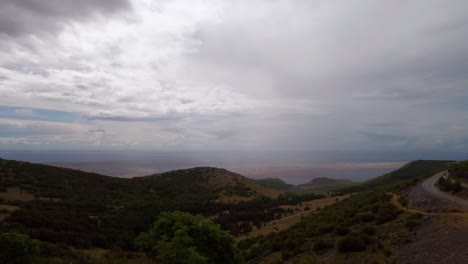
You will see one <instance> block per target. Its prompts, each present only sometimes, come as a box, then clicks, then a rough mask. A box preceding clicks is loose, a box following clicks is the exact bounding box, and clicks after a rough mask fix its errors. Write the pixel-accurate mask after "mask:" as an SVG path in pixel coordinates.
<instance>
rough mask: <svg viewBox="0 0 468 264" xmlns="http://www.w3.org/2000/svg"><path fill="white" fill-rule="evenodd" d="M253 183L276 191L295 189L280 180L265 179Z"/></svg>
mask: <svg viewBox="0 0 468 264" xmlns="http://www.w3.org/2000/svg"><path fill="white" fill-rule="evenodd" d="M255 181H256V182H258V183H260V184H261V185H263V186H266V187H270V188H273V189H277V190H288V189H291V188H294V187H295V186H294V185H292V184H288V183H286V182H284V181H283V180H281V179H273V178H267V179H259V180H255Z"/></svg>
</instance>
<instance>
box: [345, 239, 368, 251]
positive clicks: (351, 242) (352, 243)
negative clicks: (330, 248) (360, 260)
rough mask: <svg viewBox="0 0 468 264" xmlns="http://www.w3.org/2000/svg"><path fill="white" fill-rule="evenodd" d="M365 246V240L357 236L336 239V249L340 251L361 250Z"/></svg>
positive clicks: (363, 249) (364, 248)
mask: <svg viewBox="0 0 468 264" xmlns="http://www.w3.org/2000/svg"><path fill="white" fill-rule="evenodd" d="M366 248H367V246H366V243H365V241H363V240H362V239H361V238H359V237H355V236H347V237H345V238H342V239H341V240H339V241H338V250H339V251H340V252H343V253H346V252H362V251H365V250H366Z"/></svg>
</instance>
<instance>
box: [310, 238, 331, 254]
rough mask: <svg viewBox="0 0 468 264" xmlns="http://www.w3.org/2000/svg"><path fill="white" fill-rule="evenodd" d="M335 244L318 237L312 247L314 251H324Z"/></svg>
mask: <svg viewBox="0 0 468 264" xmlns="http://www.w3.org/2000/svg"><path fill="white" fill-rule="evenodd" d="M334 246H335V245H334V243H333V242H332V241H327V240H324V239H318V240H317V241H315V243H314V247H313V249H314V250H315V251H325V250H327V249H330V248H333V247H334Z"/></svg>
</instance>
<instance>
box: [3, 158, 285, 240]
mask: <svg viewBox="0 0 468 264" xmlns="http://www.w3.org/2000/svg"><path fill="white" fill-rule="evenodd" d="M282 193H283V192H282V191H279V190H275V189H271V188H268V187H265V186H263V185H260V184H259V183H257V182H255V181H254V180H251V179H248V178H246V177H243V176H241V175H239V174H236V173H232V172H229V171H227V170H224V169H217V168H193V169H187V170H177V171H172V172H167V173H163V174H160V175H152V176H147V177H137V178H131V179H126V178H115V177H108V176H103V175H99V174H95V173H87V172H82V171H78V170H71V169H66V168H58V167H53V166H47V165H41V164H33V163H28V162H20V161H10V160H1V161H0V206H2V208H0V209H3V208H7V209H8V208H10V209H11V210H9V209H8V210H7V209H3V210H2V211H1V213H0V217H1V218H0V220H2V219H3V222H4V223H3V225H0V232H2V231H3V232H5V231H18V230H19V231H21V232H24V233H27V234H29V235H31V236H32V237H33V238H36V239H39V240H41V241H48V242H52V243H66V244H69V245H73V246H75V247H84V248H86V247H104V248H110V247H120V248H123V249H132V248H133V240H134V238H135V236H136V235H138V234H139V233H140V232H142V231H146V230H147V229H148V228H149V227H150V226H151V224H152V223H153V221H154V220H155V219H156V217H157V216H158V215H159V214H160V213H161V212H164V211H174V210H180V211H186V212H190V213H194V214H203V215H205V216H213V215H216V214H219V213H220V212H225V211H226V210H227V209H228V208H229V207H230V206H232V204H235V203H239V202H248V201H250V200H255V199H275V198H277V197H278V196H279V195H281V194H282ZM262 212H263V211H262Z"/></svg>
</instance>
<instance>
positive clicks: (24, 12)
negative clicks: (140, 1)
mask: <svg viewBox="0 0 468 264" xmlns="http://www.w3.org/2000/svg"><path fill="white" fill-rule="evenodd" d="M0 7H1V8H0V33H4V34H6V35H9V36H21V35H30V34H33V35H41V34H43V33H53V32H56V31H57V30H59V29H61V28H62V27H63V26H64V25H65V24H66V23H67V22H69V21H70V20H73V19H78V20H83V19H86V18H88V17H90V16H92V15H96V14H102V15H108V14H112V13H114V12H118V11H122V10H126V9H129V8H130V7H131V5H130V3H129V2H128V1H127V0H80V1H74V0H48V1H38V0H1V1H0Z"/></svg>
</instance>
